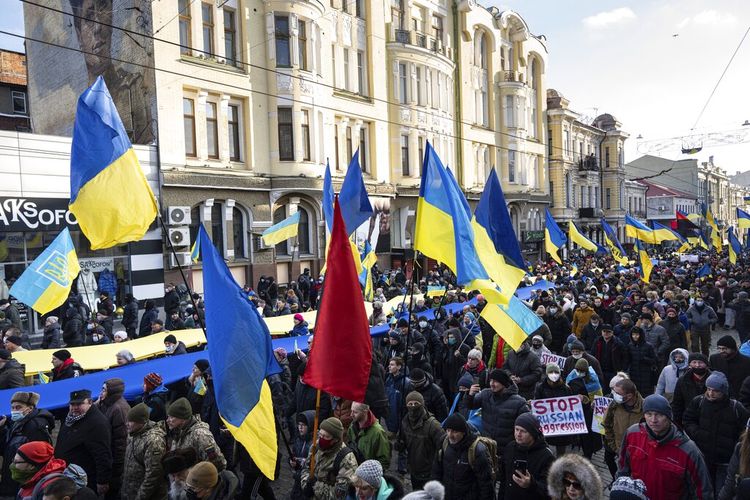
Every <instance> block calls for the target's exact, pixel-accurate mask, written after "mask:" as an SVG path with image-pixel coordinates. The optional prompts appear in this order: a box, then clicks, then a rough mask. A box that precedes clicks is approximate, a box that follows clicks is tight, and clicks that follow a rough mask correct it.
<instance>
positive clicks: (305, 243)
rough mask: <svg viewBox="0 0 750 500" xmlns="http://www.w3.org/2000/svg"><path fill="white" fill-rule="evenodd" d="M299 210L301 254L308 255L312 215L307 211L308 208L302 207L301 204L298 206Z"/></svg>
mask: <svg viewBox="0 0 750 500" xmlns="http://www.w3.org/2000/svg"><path fill="white" fill-rule="evenodd" d="M297 211H298V212H299V233H297V234H298V238H299V253H300V255H306V254H310V253H312V252H310V247H311V245H310V240H311V239H312V238H311V235H310V216H309V214H308V213H307V209H305V208H302V207H301V206H299V207H297Z"/></svg>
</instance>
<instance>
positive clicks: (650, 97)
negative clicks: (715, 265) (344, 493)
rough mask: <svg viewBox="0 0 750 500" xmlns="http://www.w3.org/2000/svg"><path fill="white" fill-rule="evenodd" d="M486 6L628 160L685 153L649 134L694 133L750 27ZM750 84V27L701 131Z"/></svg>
mask: <svg viewBox="0 0 750 500" xmlns="http://www.w3.org/2000/svg"><path fill="white" fill-rule="evenodd" d="M2 1H3V4H4V5H3V15H2V16H0V30H5V31H12V32H15V33H23V13H22V3H21V2H18V1H14V0H2ZM480 3H482V2H481V1H480ZM484 5H488V6H489V5H495V6H497V7H499V8H501V9H505V8H511V9H513V10H515V11H517V12H518V13H519V14H521V16H522V17H523V18H524V19H526V22H527V23H528V24H529V27H530V29H531V31H532V32H533V33H534V34H537V35H539V34H543V35H545V36H546V37H547V45H548V49H549V66H548V68H547V70H548V71H547V85H548V86H549V87H552V88H555V89H557V90H558V91H560V92H562V94H563V95H565V96H566V97H567V98H569V99H570V101H571V107H573V109H575V110H576V111H579V112H581V113H583V114H584V115H589V116H592V117H593V116H595V113H604V112H606V113H611V114H612V115H614V116H615V117H617V118H618V119H619V120H620V121H621V122H622V123H623V128H624V129H625V130H626V131H627V132H629V133H630V135H631V137H630V139H629V140H628V143H627V144H628V147H627V149H626V158H625V159H626V161H630V160H633V159H635V158H637V157H639V156H640V155H641V154H642V153H645V152H649V153H650V154H655V155H658V156H664V157H667V158H670V159H676V158H681V157H685V156H682V155H681V153H680V151H679V150H680V145H681V143H682V141H681V140H680V139H676V140H674V141H671V142H668V144H670V146H669V147H668V148H666V149H661V150H654V149H651V150H649V149H648V148H649V141H655V140H659V139H664V138H672V137H677V138H679V137H684V136H685V135H687V134H690V133H691V132H690V130H691V128H692V127H693V125H694V124H695V122H696V119H697V118H698V115H699V114H700V111H701V108H702V107H703V105H704V104H705V102H706V100H707V98H708V96H709V94H710V93H711V90H712V88H713V87H714V85H715V84H716V82H717V80H718V78H719V76H720V75H721V72H722V71H723V69H724V67H725V65H726V64H727V61H729V58H730V57H731V55H732V52H734V50H735V48H736V47H737V45H738V43H739V41H740V39H741V38H742V35H743V34H744V33H745V31H746V30H747V28H748V27H749V26H750V2H749V1H747V0H711V1H709V0H641V1H629V2H626V1H622V2H617V1H612V0H504V1H502V2H501V1H490V0H487V1H485V2H484ZM675 35H676V36H675ZM0 47H3V48H9V49H12V50H18V51H23V44H22V42H21V41H20V40H18V39H12V38H9V37H4V36H2V35H0ZM749 87H750V36H748V39H746V40H745V43H744V44H743V46H742V48H741V49H740V51H739V52H738V54H737V56H736V57H735V59H734V62H733V63H732V65H731V67H730V68H729V71H728V72H727V74H726V75H725V77H724V79H723V81H722V82H721V85H720V86H719V88H718V89H717V91H716V94H715V95H714V97H713V99H712V100H711V102H710V103H709V105H708V108H707V109H706V111H705V113H704V114H703V116H702V118H701V119H700V121H699V122H698V125H697V127H696V129H695V132H694V133H699V134H704V133H725V132H729V131H736V130H738V129H741V128H743V127H742V126H741V124H742V123H743V122H744V121H745V120H750V99H749V98H748V88H749ZM745 129H750V126H749V127H745ZM639 134H641V135H642V136H643V138H644V139H643V142H641V143H640V145H639V144H638V143H639V141H638V140H637V139H636V138H637V136H638V135H639ZM747 137H748V139H750V131H748V133H747ZM651 144H653V143H651ZM709 155H713V156H714V162H715V163H716V164H718V165H720V166H722V167H724V168H726V169H727V171H729V173H734V172H736V171H744V170H750V143H744V144H740V145H731V144H727V145H722V146H718V147H705V148H704V149H703V151H701V152H700V153H699V154H698V155H697V157H698V158H699V159H700V160H701V161H704V160H706V159H707V158H708V156H709Z"/></svg>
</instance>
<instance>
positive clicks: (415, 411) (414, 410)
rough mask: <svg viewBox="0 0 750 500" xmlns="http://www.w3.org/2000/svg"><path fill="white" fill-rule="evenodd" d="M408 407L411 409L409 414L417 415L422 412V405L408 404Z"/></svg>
mask: <svg viewBox="0 0 750 500" xmlns="http://www.w3.org/2000/svg"><path fill="white" fill-rule="evenodd" d="M406 409H407V410H408V411H409V416H412V417H417V416H419V415H421V414H422V407H421V406H407V407H406Z"/></svg>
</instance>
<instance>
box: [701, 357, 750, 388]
mask: <svg viewBox="0 0 750 500" xmlns="http://www.w3.org/2000/svg"><path fill="white" fill-rule="evenodd" d="M708 365H709V366H710V367H711V370H712V371H715V372H721V373H723V374H724V375H726V376H727V380H728V381H729V395H730V396H731V397H733V398H737V396H739V394H740V389H741V388H742V382H744V381H745V379H746V378H747V377H749V376H750V358H748V357H747V356H743V355H742V354H740V353H739V352H735V353H734V354H733V355H732V356H731V357H728V358H725V357H724V356H723V355H721V354H712V355H711V357H710V358H708Z"/></svg>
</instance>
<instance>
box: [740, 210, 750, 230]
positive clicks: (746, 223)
mask: <svg viewBox="0 0 750 500" xmlns="http://www.w3.org/2000/svg"><path fill="white" fill-rule="evenodd" d="M749 228H750V214H749V213H747V212H745V211H744V210H742V209H741V208H739V207H738V208H737V229H749Z"/></svg>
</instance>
